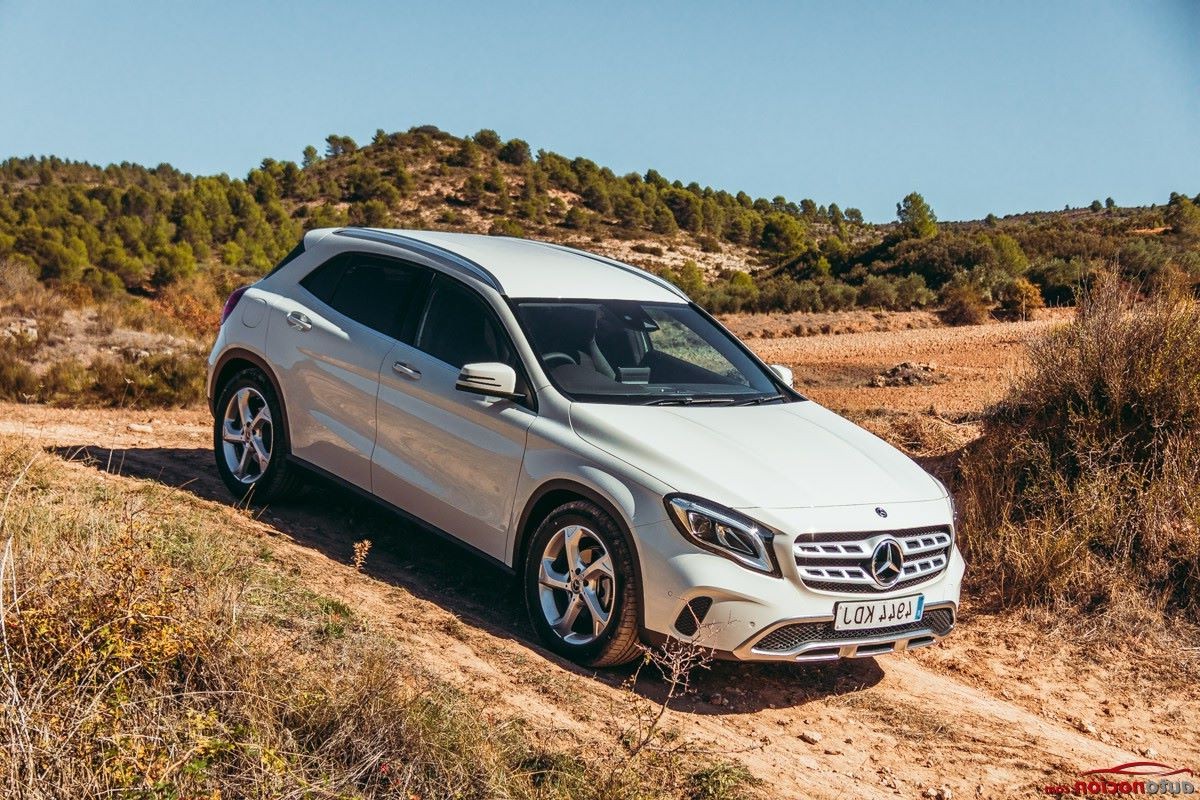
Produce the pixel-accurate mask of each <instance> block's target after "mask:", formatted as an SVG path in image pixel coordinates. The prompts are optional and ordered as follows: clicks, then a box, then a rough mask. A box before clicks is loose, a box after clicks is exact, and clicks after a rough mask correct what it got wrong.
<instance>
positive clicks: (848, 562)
mask: <svg viewBox="0 0 1200 800" xmlns="http://www.w3.org/2000/svg"><path fill="white" fill-rule="evenodd" d="M887 538H893V539H895V540H896V541H898V542H899V543H900V550H901V552H902V553H903V556H904V566H903V571H902V573H901V575H900V580H899V581H898V582H897V583H896V584H895V585H893V586H888V587H886V588H882V587H880V586H879V585H878V584H877V583H875V579H874V578H873V577H872V575H871V555H872V554H873V553H874V552H875V548H876V546H878V544H879V543H880V542H881V541H883V540H884V539H887ZM953 545H954V537H953V535H952V534H951V533H950V529H949V528H947V527H944V526H941V527H931V528H912V529H909V530H903V531H873V532H870V533H845V532H842V533H814V534H806V535H804V536H801V537H798V538H797V540H796V543H795V545H794V546H793V548H792V550H793V552H794V554H795V557H796V568H797V569H798V570H799V572H800V579H801V580H802V581H803V582H804V585H805V586H807V587H808V588H810V589H824V590H826V591H835V592H853V593H856V594H864V593H875V592H893V591H897V590H903V589H907V588H909V587H910V586H916V585H917V584H920V583H924V582H926V581H928V580H930V579H932V578H935V577H937V576H938V575H940V574H941V573H942V572H943V571H944V570H945V569H946V566H947V565H948V564H949V563H950V548H951V547H953Z"/></svg>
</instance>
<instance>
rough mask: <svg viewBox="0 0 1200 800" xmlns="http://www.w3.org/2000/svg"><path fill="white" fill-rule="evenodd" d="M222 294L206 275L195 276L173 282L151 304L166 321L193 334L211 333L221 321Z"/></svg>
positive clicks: (206, 334)
mask: <svg viewBox="0 0 1200 800" xmlns="http://www.w3.org/2000/svg"><path fill="white" fill-rule="evenodd" d="M227 295H228V292H225V294H221V293H220V289H219V287H217V286H215V285H214V284H213V283H212V280H211V279H208V278H207V277H206V276H196V277H194V278H193V279H191V280H189V281H187V282H179V283H173V284H171V285H169V286H167V287H166V288H164V289H163V290H162V291H161V292H160V293H159V295H158V296H157V297H155V298H154V300H153V301H152V303H151V305H152V306H153V308H154V311H155V312H157V313H158V314H160V315H161V316H162V317H163V318H165V319H166V320H169V321H170V322H172V323H174V324H175V325H177V326H178V327H180V328H182V329H183V330H185V331H187V332H188V333H191V334H193V335H196V336H200V337H203V338H208V337H210V336H213V335H214V333H215V332H216V330H217V328H218V327H219V326H220V324H221V309H222V307H224V304H225V297H226V296H227Z"/></svg>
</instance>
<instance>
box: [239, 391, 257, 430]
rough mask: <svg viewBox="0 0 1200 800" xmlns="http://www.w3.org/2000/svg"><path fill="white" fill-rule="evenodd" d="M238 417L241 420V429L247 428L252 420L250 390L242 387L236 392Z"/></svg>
mask: <svg viewBox="0 0 1200 800" xmlns="http://www.w3.org/2000/svg"><path fill="white" fill-rule="evenodd" d="M237 405H238V417H240V418H241V421H242V430H248V429H249V428H250V425H251V423H252V422H253V421H254V415H253V414H251V413H250V390H249V389H242V390H240V391H239V392H238V393H237Z"/></svg>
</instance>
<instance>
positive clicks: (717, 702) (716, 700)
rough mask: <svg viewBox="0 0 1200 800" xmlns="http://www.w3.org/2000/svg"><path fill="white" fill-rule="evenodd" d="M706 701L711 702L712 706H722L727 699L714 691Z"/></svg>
mask: <svg viewBox="0 0 1200 800" xmlns="http://www.w3.org/2000/svg"><path fill="white" fill-rule="evenodd" d="M708 702H710V703H712V704H713V705H714V706H723V705H725V703H726V702H728V701H727V700H726V699H725V698H724V697H722V696H721V693H720V692H714V693H713V694H712V695H711V696H710V697H709V698H708Z"/></svg>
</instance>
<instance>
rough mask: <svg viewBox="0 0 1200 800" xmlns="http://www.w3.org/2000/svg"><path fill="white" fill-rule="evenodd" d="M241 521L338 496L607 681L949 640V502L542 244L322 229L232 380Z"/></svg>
mask: <svg viewBox="0 0 1200 800" xmlns="http://www.w3.org/2000/svg"><path fill="white" fill-rule="evenodd" d="M208 393H209V398H210V404H211V407H212V410H213V414H214V417H215V426H214V445H215V449H216V460H217V468H218V470H219V471H220V473H221V477H222V478H223V479H224V481H225V483H226V485H227V486H228V487H229V489H230V491H232V492H233V493H234V494H235V495H236V496H237V497H238V498H239V499H243V498H245V497H246V496H247V495H248V494H250V493H253V494H252V499H254V500H255V501H258V502H264V501H267V500H270V499H273V498H278V497H281V496H283V495H284V494H286V493H287V492H288V491H289V489H291V488H292V487H293V486H294V485H295V484H296V482H297V479H298V478H299V477H300V476H301V475H302V474H303V473H309V474H311V473H316V474H317V475H319V476H323V477H326V478H329V479H332V480H335V481H337V482H339V483H342V484H345V485H347V486H349V487H351V488H352V489H354V490H357V491H358V492H361V493H363V494H366V495H368V496H370V497H373V498H375V499H377V500H379V501H381V502H382V503H384V504H386V505H387V506H389V507H391V508H393V509H394V510H395V511H397V512H398V513H399V514H401V515H403V516H404V517H407V518H409V519H411V520H413V521H415V522H417V523H419V524H420V525H422V526H424V527H426V528H429V529H431V530H433V531H434V532H437V533H441V534H444V535H447V536H450V537H452V538H453V539H455V540H457V541H458V542H461V543H462V544H464V545H465V546H466V547H467V548H469V549H471V550H473V551H475V552H476V553H478V554H481V555H482V556H484V557H485V558H487V559H489V560H491V561H494V562H497V563H498V564H499V565H501V566H502V567H504V568H505V569H507V570H510V571H512V572H515V573H517V574H518V575H519V576H520V580H521V581H522V585H523V591H524V595H525V598H526V602H527V604H528V607H529V613H530V618H531V619H532V622H533V626H534V628H535V629H536V630H537V632H538V634H539V635H540V636H541V638H542V639H543V640H544V641H545V643H546V645H547V646H548V647H550V648H551V649H552V650H555V651H557V652H558V653H561V654H563V655H565V656H567V657H568V658H571V659H574V660H576V661H578V662H580V663H584V664H588V665H591V666H605V665H612V664H619V663H622V662H625V661H629V660H631V659H633V658H634V657H636V656H637V655H638V652H639V651H638V645H639V643H640V642H646V643H649V644H655V643H661V642H662V641H664V640H666V639H668V638H674V639H681V640H686V641H695V642H697V643H699V644H700V645H701V646H703V647H705V648H710V649H712V650H715V651H716V652H717V653H718V654H719V655H722V656H725V657H732V658H737V659H745V660H782V661H822V660H827V659H835V658H839V657H848V656H871V655H878V654H881V653H889V652H893V651H898V650H904V649H906V648H909V649H911V648H914V647H920V646H923V645H928V644H931V643H933V642H934V641H936V640H937V639H938V638H940V637H942V636H944V635H945V634H947V633H949V632H950V630H951V628H953V626H954V621H955V615H956V613H957V609H958V598H959V586H960V584H961V581H962V575H963V560H962V557H961V556H960V555H959V553H958V550H957V549H956V548H955V546H954V507H953V502H952V501H951V499H950V497H949V495H948V494H947V492H946V490H945V487H943V486H942V485H941V484H940V483H939V482H938V481H937V480H936V479H934V478H933V477H931V476H930V475H929V474H927V473H926V472H924V471H923V470H922V469H921V468H920V467H918V466H917V465H916V464H915V463H913V462H912V461H911V460H909V459H908V458H907V457H906V456H904V455H903V454H901V453H900V452H898V451H897V450H895V449H893V448H892V447H890V446H889V445H887V444H886V443H884V442H883V441H881V440H880V439H878V438H876V437H875V436H873V435H871V434H870V433H867V432H866V431H864V430H862V429H861V428H858V427H856V426H855V425H853V424H851V423H850V422H848V421H846V420H844V419H842V418H841V417H838V416H837V415H835V414H833V413H832V412H830V411H828V410H826V409H825V408H822V407H821V406H819V405H817V404H816V403H814V402H812V401H811V400H807V399H805V398H804V397H802V396H801V395H799V394H797V393H796V392H795V391H794V390H793V389H792V387H791V375H790V373H789V372H788V370H787V369H786V368H784V367H779V366H773V367H767V366H766V365H764V364H763V363H762V362H761V361H759V360H758V359H757V358H756V357H755V356H754V354H753V353H751V352H750V350H748V349H747V348H746V347H745V346H744V345H742V344H741V343H740V342H739V341H738V340H737V339H736V338H734V337H733V336H732V335H731V334H730V333H729V332H728V331H726V330H725V329H724V328H722V327H721V326H720V325H719V324H718V323H717V322H716V321H715V320H714V319H713V318H712V317H710V316H709V315H708V314H706V313H705V312H704V311H703V310H701V309H700V308H699V307H697V306H696V305H695V304H694V303H691V302H689V300H688V298H687V297H686V296H685V295H684V294H683V293H682V292H681V291H680V290H679V289H677V288H676V287H674V286H672V285H671V284H669V283H667V282H665V281H663V280H660V279H659V278H656V277H654V276H653V275H650V274H649V273H647V272H644V271H643V270H640V269H637V268H636V267H631V266H629V265H626V264H622V263H619V262H616V261H612V260H609V259H607V258H603V257H600V256H596V255H592V254H590V253H585V252H581V251H578V250H572V249H569V248H565V247H560V246H557V245H552V244H547V243H544V242H536V241H529V240H524V239H508V238H496V237H488V236H472V235H465V234H450V233H437V232H431V231H392V230H374V229H362V228H341V229H327V230H316V231H311V232H310V233H308V234H307V235H305V237H304V239H303V241H302V242H301V243H300V244H299V245H298V246H297V247H296V249H295V250H293V251H292V252H291V253H290V254H289V255H288V257H287V258H285V259H284V260H283V262H282V263H280V264H279V266H277V267H276V268H275V269H274V270H273V271H272V272H271V273H270V274H269V275H267V276H266V277H265V278H263V279H262V280H260V281H259V282H258V283H255V284H254V285H253V286H250V287H248V288H245V289H239V290H238V291H237V292H235V293H234V294H233V296H231V297H230V298H229V301H228V302H227V303H226V305H225V310H224V314H223V320H222V324H221V332H220V335H219V336H218V337H217V342H216V345H215V346H214V347H213V351H212V355H211V356H210V358H209V380H208Z"/></svg>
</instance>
